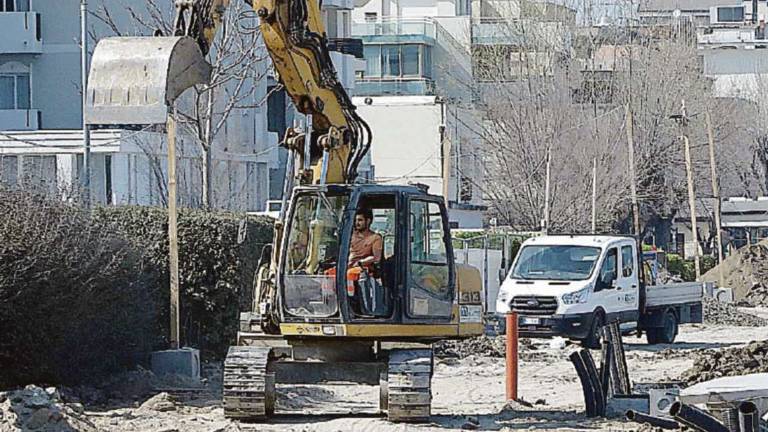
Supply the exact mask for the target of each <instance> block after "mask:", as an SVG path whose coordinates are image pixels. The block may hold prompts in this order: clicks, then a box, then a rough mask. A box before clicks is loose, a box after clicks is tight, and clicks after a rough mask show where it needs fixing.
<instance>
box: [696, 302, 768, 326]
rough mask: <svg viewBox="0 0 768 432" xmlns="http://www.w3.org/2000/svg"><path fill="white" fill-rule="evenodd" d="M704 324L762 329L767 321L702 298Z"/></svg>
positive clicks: (726, 304) (730, 306)
mask: <svg viewBox="0 0 768 432" xmlns="http://www.w3.org/2000/svg"><path fill="white" fill-rule="evenodd" d="M702 303H703V304H704V323H706V324H714V325H728V326H737V327H762V326H765V325H768V320H765V319H763V318H760V317H758V316H755V315H752V314H748V313H745V312H742V311H740V310H739V308H737V307H736V306H734V305H732V304H728V303H721V302H719V301H717V300H715V299H712V298H709V297H704V298H703V299H702Z"/></svg>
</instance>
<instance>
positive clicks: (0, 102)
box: [0, 74, 30, 110]
mask: <svg viewBox="0 0 768 432" xmlns="http://www.w3.org/2000/svg"><path fill="white" fill-rule="evenodd" d="M29 100H30V90H29V74H0V109H5V110H12V109H29V108H30V103H29Z"/></svg>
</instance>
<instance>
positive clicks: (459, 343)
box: [434, 336, 507, 358]
mask: <svg viewBox="0 0 768 432" xmlns="http://www.w3.org/2000/svg"><path fill="white" fill-rule="evenodd" d="M434 349H435V356H436V357H438V358H467V357H469V356H472V355H476V356H482V357H495V358H503V357H504V356H505V355H506V352H507V351H506V349H507V348H506V343H505V342H504V336H478V337H474V338H471V339H464V340H445V341H440V342H437V343H435V345H434Z"/></svg>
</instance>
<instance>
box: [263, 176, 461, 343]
mask: <svg viewBox="0 0 768 432" xmlns="http://www.w3.org/2000/svg"><path fill="white" fill-rule="evenodd" d="M360 210H367V211H368V212H369V213H371V214H372V216H373V220H372V221H369V223H370V231H372V234H371V237H372V238H376V239H377V241H375V242H374V243H375V244H376V246H375V247H377V248H379V249H380V250H379V251H378V253H377V254H376V255H377V256H378V258H377V261H376V262H371V263H370V264H369V265H366V266H359V265H356V263H355V262H353V261H352V260H351V259H350V257H351V256H352V255H353V251H352V250H351V249H352V247H353V240H352V238H353V235H354V230H355V229H357V228H356V227H355V217H356V215H358V214H359V211H360ZM281 250H282V258H281V259H280V264H279V265H280V271H278V275H279V280H278V289H279V291H280V293H281V297H282V299H283V302H282V304H283V310H282V311H281V314H282V316H281V319H280V321H281V322H283V323H286V324H288V323H301V322H306V321H307V320H315V321H317V322H322V323H328V324H331V323H333V324H338V325H344V324H347V323H378V324H392V325H400V324H406V323H422V324H434V325H444V324H450V322H451V318H452V315H453V314H454V302H455V300H457V291H456V283H455V280H456V269H455V266H454V259H453V250H452V247H451V239H450V231H449V230H448V223H447V217H446V211H445V208H444V204H443V200H442V198H441V197H437V196H431V195H428V194H427V193H425V192H424V191H423V190H421V189H419V188H417V187H412V186H377V185H355V186H347V185H327V186H324V187H303V188H298V189H297V190H296V192H295V193H294V196H293V199H292V200H291V208H290V212H289V215H288V217H287V225H286V233H285V236H284V241H283V246H282V247H281ZM290 328H292V327H291V326H290V325H289V326H287V329H290ZM340 328H343V327H340ZM361 328H362V327H361ZM455 330H457V329H453V330H452V331H455ZM370 332H371V335H372V336H383V337H387V336H389V337H392V336H400V334H398V333H391V334H387V333H386V332H385V331H384V330H383V329H379V330H376V329H372V330H371V331H370ZM283 333H284V334H285V332H283Z"/></svg>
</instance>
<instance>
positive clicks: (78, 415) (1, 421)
mask: <svg viewBox="0 0 768 432" xmlns="http://www.w3.org/2000/svg"><path fill="white" fill-rule="evenodd" d="M83 412H84V409H83V406H82V405H80V404H65V403H63V402H62V400H61V396H60V395H59V392H58V390H57V389H55V388H53V387H49V388H46V389H42V388H40V387H37V386H32V385H30V386H27V387H26V388H24V389H22V390H12V391H7V392H0V431H15V430H23V431H35V432H38V431H39V432H54V431H55V432H74V431H77V432H91V431H94V432H95V431H96V430H97V428H96V426H95V425H94V424H93V423H92V422H90V421H89V420H88V419H87V418H85V416H84V415H83Z"/></svg>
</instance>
